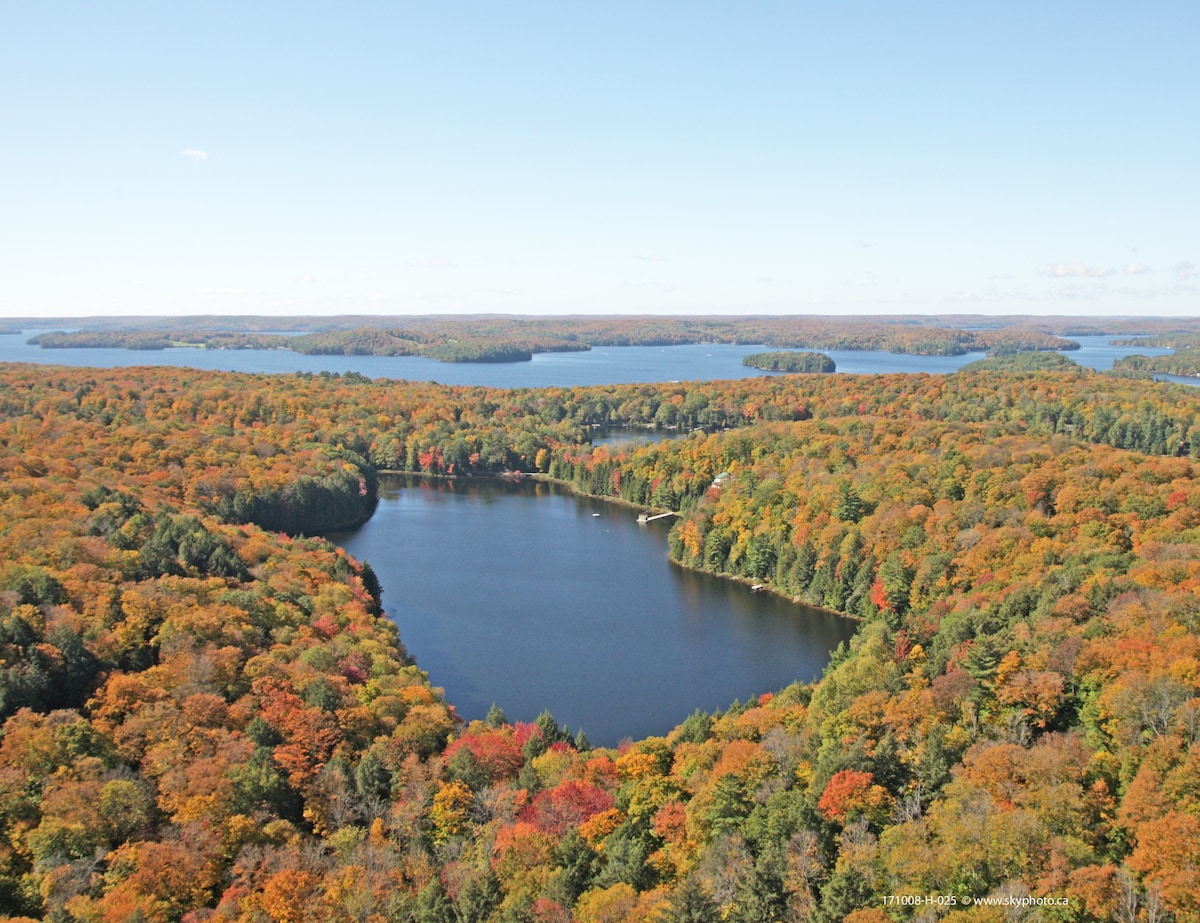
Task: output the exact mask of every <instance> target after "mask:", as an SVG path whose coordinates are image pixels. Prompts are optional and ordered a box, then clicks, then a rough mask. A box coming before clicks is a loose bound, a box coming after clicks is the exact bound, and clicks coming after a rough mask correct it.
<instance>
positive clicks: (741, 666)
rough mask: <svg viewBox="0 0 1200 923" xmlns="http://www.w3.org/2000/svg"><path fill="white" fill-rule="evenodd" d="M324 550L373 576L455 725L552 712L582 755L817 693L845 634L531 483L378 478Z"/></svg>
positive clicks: (628, 516)
mask: <svg viewBox="0 0 1200 923" xmlns="http://www.w3.org/2000/svg"><path fill="white" fill-rule="evenodd" d="M380 495H381V496H380V503H379V508H378V509H377V510H376V513H375V515H374V516H373V517H372V519H371V520H370V521H369V522H368V523H367V524H366V525H364V526H362V527H361V528H359V529H358V530H356V531H354V532H352V533H339V534H334V535H331V536H330V538H331V539H332V540H333V541H335V542H337V543H338V544H341V545H343V546H344V547H345V548H346V550H347V551H349V552H350V553H351V554H353V555H354V556H355V557H357V558H360V559H363V560H366V561H369V562H370V563H371V566H372V567H373V568H374V569H375V571H376V573H377V574H378V575H379V578H380V582H381V583H382V584H383V587H384V599H383V602H384V607H385V609H386V610H387V612H388V614H389V615H390V616H391V617H392V618H393V619H395V620H396V622H397V624H398V625H399V627H400V637H401V638H402V639H403V641H404V643H405V646H407V647H408V649H409V651H410V653H412V654H413V655H414V656H415V657H416V659H417V663H418V664H420V666H421V667H422V668H423V669H425V670H428V671H429V675H430V677H431V678H432V680H433V682H434V683H435V684H436V685H439V686H443V687H444V688H445V690H446V697H447V700H448V701H450V702H452V703H453V704H454V705H455V706H456V707H457V708H458V711H459V714H461V715H462V716H463V717H465V718H468V719H470V718H482V717H483V716H484V714H486V712H487V710H488V707H489V706H490V705H491V704H492V703H493V702H495V703H497V704H499V705H500V707H501V708H503V709H504V711H505V713H506V714H507V716H508V717H509V719H512V720H524V721H531V720H533V719H534V718H536V717H537V715H538V714H539V713H540V712H541V711H542V710H543V709H549V710H550V711H551V712H552V713H553V714H554V716H555V718H557V719H558V720H559V722H561V723H565V724H567V725H569V726H570V727H571V728H572V729H577V728H579V727H582V728H583V729H584V730H585V731H586V732H587V734H588V737H589V738H590V739H591V740H592V742H593V743H597V744H604V745H613V744H615V743H616V742H617V741H618V740H619V739H620V738H622V737H626V736H630V737H634V738H640V737H644V736H646V735H650V734H664V733H666V732H667V731H668V730H670V729H671V728H672V727H674V726H675V725H676V724H678V723H679V722H680V721H682V720H683V719H684V718H686V717H687V716H688V715H689V714H691V712H692V711H693V710H694V709H696V708H701V709H704V710H706V711H711V710H714V709H718V708H724V707H726V706H728V705H729V704H730V703H731V702H733V701H734V700H735V699H743V700H744V699H746V698H748V697H750V696H755V695H758V694H760V693H763V692H768V691H773V690H776V689H779V688H782V687H783V686H785V685H787V684H788V683H791V682H793V681H795V680H803V681H807V680H811V679H814V678H815V677H817V676H819V675H820V673H821V671H822V670H823V668H824V666H825V664H826V663H827V662H828V658H829V653H830V651H831V650H832V649H833V648H834V647H836V646H837V644H838V643H839V642H841V641H844V640H846V639H848V638H849V637H850V636H851V634H853V632H854V629H855V623H853V622H851V621H849V620H847V619H842V618H839V617H837V616H834V615H830V614H829V613H825V612H820V611H817V610H813V609H809V608H806V607H802V606H797V605H794V604H792V603H790V602H788V601H787V600H784V599H780V598H778V597H775V596H771V595H769V594H765V593H753V592H751V591H750V589H749V588H748V587H746V586H745V585H743V584H740V583H735V582H732V581H728V580H720V579H718V578H716V577H710V576H707V575H704V574H697V573H693V572H691V571H686V570H683V569H682V568H679V567H676V566H675V565H673V564H671V563H670V561H669V560H668V559H667V541H666V534H667V531H668V529H669V528H670V526H669V522H670V521H669V520H663V521H659V522H654V523H650V524H648V525H643V526H639V525H638V524H637V522H636V517H637V511H636V510H633V509H630V508H628V507H621V506H615V505H613V504H606V503H602V502H600V501H596V500H591V499H588V498H583V497H576V496H573V495H571V494H568V493H566V492H564V491H563V490H561V489H559V488H557V487H555V486H553V485H550V484H534V483H531V482H528V481H525V482H519V483H510V482H504V481H423V480H420V479H399V478H397V479H387V481H386V482H385V484H384V485H383V489H382V490H381V491H380Z"/></svg>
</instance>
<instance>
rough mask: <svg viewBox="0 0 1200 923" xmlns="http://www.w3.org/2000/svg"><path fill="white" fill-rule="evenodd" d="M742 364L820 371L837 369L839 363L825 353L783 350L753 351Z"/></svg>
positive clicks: (801, 370) (778, 370)
mask: <svg viewBox="0 0 1200 923" xmlns="http://www.w3.org/2000/svg"><path fill="white" fill-rule="evenodd" d="M742 365H748V366H750V367H751V368H755V369H762V370H763V371H766V372H820V373H822V374H828V373H832V372H836V371H837V363H836V362H834V361H833V360H832V359H831V358H829V356H827V355H825V354H824V353H812V352H793V351H787V350H785V351H781V352H770V353H751V354H750V355H748V356H744V357H743V358H742Z"/></svg>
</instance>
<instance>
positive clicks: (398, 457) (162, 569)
mask: <svg viewBox="0 0 1200 923" xmlns="http://www.w3.org/2000/svg"><path fill="white" fill-rule="evenodd" d="M925 332H926V333H928V332H929V331H928V330H926V331H925ZM598 423H608V424H612V423H624V424H626V425H631V426H645V427H657V428H660V429H664V430H667V431H668V432H675V433H678V434H680V437H681V438H678V439H671V440H664V441H661V442H658V443H656V444H653V445H641V446H636V447H634V448H630V449H615V448H612V447H592V446H591V445H590V442H589V435H588V434H589V430H590V427H591V425H592V424H598ZM693 431H694V432H693ZM688 432H691V435H684V434H685V433H688ZM1198 459H1200V394H1198V393H1197V392H1195V391H1192V390H1189V389H1185V388H1181V387H1178V386H1172V385H1166V384H1158V383H1154V382H1148V381H1135V380H1124V379H1117V378H1110V377H1107V376H1101V375H1094V374H1090V373H1086V372H1083V371H1070V372H1064V373H1055V372H1020V371H1004V372H986V371H984V372H977V373H967V374H959V375H955V376H946V377H941V378H937V377H931V376H920V375H917V376H900V375H889V376H871V377H849V376H825V377H822V378H820V379H814V380H809V379H803V380H799V379H786V380H785V379H778V378H771V379H761V380H746V381H737V382H724V383H697V384H692V385H679V384H667V385H636V386H619V387H611V388H568V389H547V390H545V391H526V390H521V391H512V392H507V391H499V390H494V389H483V388H444V387H439V386H436V385H427V384H402V383H391V382H378V383H373V382H369V381H367V380H365V379H362V378H361V377H357V376H278V377H270V376H245V375H223V374H206V373H199V372H192V371H187V370H177V369H154V370H150V369H121V370H111V371H100V370H79V369H77V370H65V369H56V368H36V369H34V368H25V367H18V366H8V367H4V368H2V369H0V471H2V472H3V478H2V480H0V511H2V513H0V516H2V519H0V562H2V563H0V719H2V720H3V722H4V724H3V735H2V737H0V829H2V832H3V837H2V838H0V912H3V913H5V914H8V915H11V916H14V917H21V916H24V917H27V918H45V919H59V920H68V919H79V920H89V921H90V920H96V921H107V920H114V921H115V920H129V919H143V920H154V921H157V920H163V921H166V920H188V921H191V923H201V921H212V923H216V921H258V920H268V919H269V920H321V921H330V920H331V921H339V920H347V921H349V920H367V921H386V920H415V921H422V923H424V921H456V923H457V921H467V920H469V921H495V923H499V921H508V920H547V921H571V920H575V921H590V920H597V921H598V920H646V921H677V920H693V919H714V920H715V919H725V920H731V921H742V920H746V921H756V920H784V919H786V920H815V921H822V923H823V921H829V923H833V921H840V920H842V919H863V920H866V919H871V920H881V919H884V918H885V917H886V918H888V919H894V920H903V919H928V918H929V917H928V915H924V916H923V915H922V914H923V913H924V911H923V910H922V909H921V908H917V907H913V906H901V907H891V906H886V907H885V906H884V903H883V901H882V896H883V895H888V894H922V895H925V894H942V893H952V894H958V895H960V896H966V895H969V896H971V897H973V898H978V899H983V898H986V897H1002V896H1004V895H1021V894H1026V895H1034V896H1040V897H1057V898H1065V899H1069V904H1068V905H1066V906H1065V907H1060V908H1056V909H1055V914H1057V915H1055V916H1051V915H1046V916H1045V917H1044V918H1045V919H1061V920H1075V921H1080V923H1086V921H1097V920H1109V919H1128V920H1139V919H1147V920H1148V919H1152V918H1154V919H1170V918H1173V919H1175V920H1178V921H1188V920H1192V921H1195V920H1200V905H1198V904H1197V900H1196V897H1195V895H1196V888H1195V881H1196V876H1197V874H1198V870H1197V860H1196V856H1197V855H1198V854H1200V849H1198V847H1197V843H1198V837H1200V784H1198V783H1197V779H1198V778H1200V757H1198V756H1197V753H1198V751H1197V742H1198V741H1200V667H1198V665H1200V638H1198V629H1200V487H1197V475H1198V474H1200V470H1198V465H1200V461H1198ZM386 469H390V470H404V471H410V472H426V473H435V474H443V475H465V474H485V473H492V472H502V471H513V470H517V471H523V472H527V473H533V472H541V473H544V474H547V475H550V476H553V477H556V478H558V479H560V480H562V481H564V482H567V483H570V484H572V485H573V486H574V487H575V488H576V489H577V490H580V491H585V492H588V493H593V494H596V495H600V496H609V497H619V498H621V499H624V500H627V501H630V502H634V503H639V504H646V505H652V506H656V507H661V508H667V509H672V510H674V511H677V512H679V513H680V517H679V520H678V523H677V525H676V527H675V529H674V530H673V532H672V535H671V539H670V542H671V553H672V555H673V557H674V558H675V559H676V560H677V561H678V562H679V563H680V564H682V565H684V566H688V567H693V568H698V569H703V570H705V571H709V572H712V573H715V574H721V575H724V576H727V577H730V578H733V579H738V580H744V581H747V582H754V583H761V584H763V585H765V586H767V587H769V588H771V589H772V590H774V591H776V592H779V593H781V594H784V595H787V596H792V597H796V598H799V599H803V600H806V601H808V602H809V603H812V604H815V605H819V606H824V607H826V608H830V609H834V610H836V611H839V612H844V613H848V614H851V615H854V616H855V617H857V618H858V619H860V620H861V623H862V625H861V628H860V631H859V632H858V635H857V636H856V638H855V639H854V641H853V643H852V644H851V645H850V646H849V648H848V649H847V650H843V651H840V652H838V653H837V654H835V656H834V658H833V660H832V662H831V663H830V665H829V668H828V669H827V671H826V674H825V676H824V678H823V679H822V680H821V681H820V682H819V683H817V684H814V685H812V686H792V687H789V688H787V689H783V690H761V691H762V692H763V693H764V694H763V695H762V696H757V697H755V698H753V699H751V700H749V701H747V702H744V703H734V704H733V705H731V706H730V708H728V709H727V710H726V711H724V712H723V713H720V714H715V715H706V714H702V713H699V712H698V713H696V714H694V715H692V716H691V717H688V718H686V719H685V720H683V721H682V723H681V724H680V725H679V726H677V727H676V728H674V729H673V730H672V731H670V732H669V733H668V734H666V735H665V736H662V737H653V738H648V739H645V740H641V741H634V742H628V743H627V744H626V745H623V746H622V747H620V748H616V749H604V748H600V749H596V748H591V747H590V746H589V745H588V744H587V742H586V740H585V739H583V738H582V737H572V736H571V735H569V734H567V733H566V732H565V731H564V730H563V729H562V728H560V727H559V726H558V725H557V723H556V722H555V721H554V720H553V718H552V717H550V716H549V715H544V716H543V717H541V718H539V719H538V720H537V721H536V722H534V723H525V724H511V723H509V722H507V721H505V720H504V719H503V717H502V716H500V715H491V716H489V719H488V720H487V721H478V722H471V723H469V724H464V723H463V722H461V721H459V720H458V719H457V717H456V716H455V715H454V713H453V711H452V709H451V708H450V707H449V706H448V705H447V704H446V703H445V702H444V701H443V699H442V696H441V693H440V691H439V690H438V689H437V688H436V687H434V686H432V685H431V684H430V681H429V677H427V676H426V675H425V674H424V673H423V672H422V671H421V670H420V669H419V668H418V667H417V666H416V665H415V664H413V663H412V662H411V659H410V658H409V657H408V656H407V654H406V652H405V651H404V648H403V647H402V645H401V643H400V640H399V638H398V637H397V632H396V629H395V627H394V626H393V625H392V624H391V623H390V622H388V621H387V620H386V619H385V618H383V617H381V615H380V599H379V594H380V587H379V586H378V583H377V581H376V579H375V577H374V575H373V574H372V573H371V572H370V570H369V568H366V567H364V566H362V565H361V564H359V563H358V562H356V561H353V560H351V559H350V558H348V557H347V556H346V554H345V553H344V552H343V551H342V550H340V549H338V548H336V547H334V546H332V545H331V544H330V543H328V542H327V541H325V540H323V539H320V538H313V537H306V535H311V534H315V533H317V532H319V531H320V530H321V528H322V527H332V526H335V525H346V524H348V523H352V522H356V521H360V520H361V519H362V518H363V517H365V516H368V515H370V512H371V509H372V505H373V501H374V494H375V485H376V477H377V474H378V472H379V471H381V470H386ZM387 590H388V592H402V591H403V590H402V588H390V587H389V588H387ZM953 918H954V919H961V920H972V919H975V920H990V919H998V917H996V916H995V914H992V913H991V909H989V908H987V907H986V906H983V905H977V906H975V907H974V908H973V909H966V908H962V907H960V908H958V909H957V910H956V911H955V912H954V916H953Z"/></svg>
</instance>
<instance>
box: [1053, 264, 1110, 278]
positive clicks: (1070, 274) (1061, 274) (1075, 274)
mask: <svg viewBox="0 0 1200 923" xmlns="http://www.w3.org/2000/svg"><path fill="white" fill-rule="evenodd" d="M1042 274H1043V275H1046V276H1049V277H1050V278H1052V279H1102V278H1104V277H1105V276H1111V275H1112V274H1113V270H1111V269H1097V268H1096V267H1094V266H1088V265H1087V264H1086V263H1052V264H1051V265H1049V266H1047V267H1046V268H1045V269H1044V270H1043V271H1042Z"/></svg>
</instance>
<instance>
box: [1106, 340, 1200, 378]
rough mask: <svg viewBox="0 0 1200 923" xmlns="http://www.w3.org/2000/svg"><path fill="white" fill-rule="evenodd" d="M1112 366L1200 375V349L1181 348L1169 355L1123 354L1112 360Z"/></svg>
mask: <svg viewBox="0 0 1200 923" xmlns="http://www.w3.org/2000/svg"><path fill="white" fill-rule="evenodd" d="M1113 368H1114V369H1123V370H1127V371H1132V372H1146V373H1156V374H1161V375H1181V376H1184V377H1187V378H1195V377H1196V376H1197V375H1200V349H1193V348H1190V347H1189V348H1183V349H1180V350H1179V351H1178V352H1176V353H1174V354H1172V355H1169V356H1124V357H1122V358H1120V359H1117V360H1116V361H1115V362H1113Z"/></svg>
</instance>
